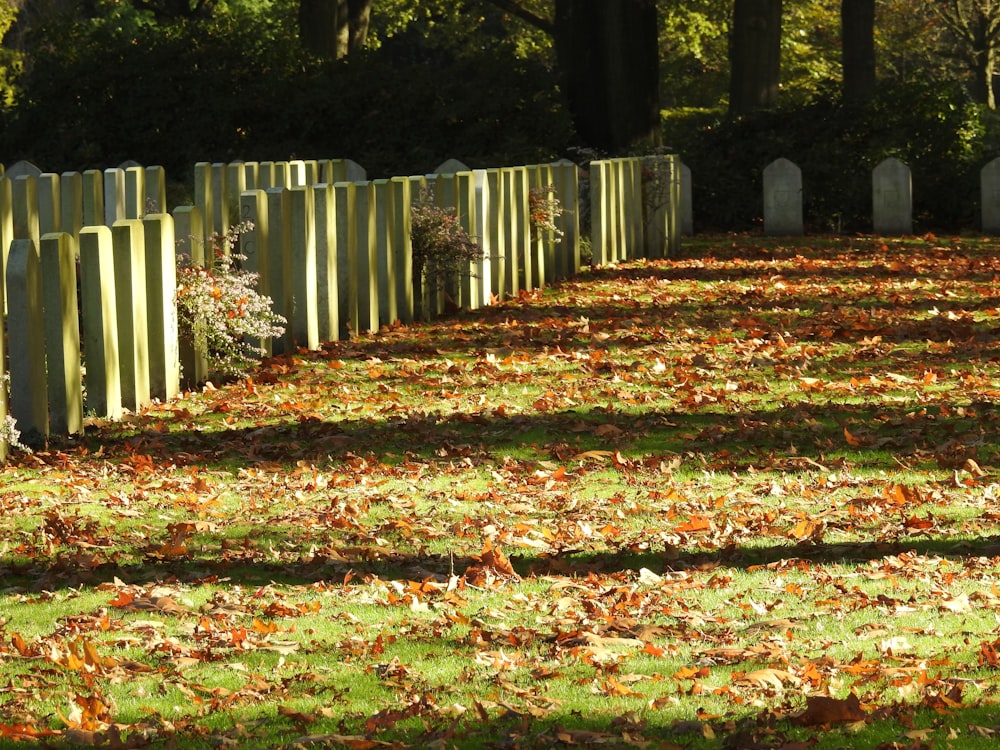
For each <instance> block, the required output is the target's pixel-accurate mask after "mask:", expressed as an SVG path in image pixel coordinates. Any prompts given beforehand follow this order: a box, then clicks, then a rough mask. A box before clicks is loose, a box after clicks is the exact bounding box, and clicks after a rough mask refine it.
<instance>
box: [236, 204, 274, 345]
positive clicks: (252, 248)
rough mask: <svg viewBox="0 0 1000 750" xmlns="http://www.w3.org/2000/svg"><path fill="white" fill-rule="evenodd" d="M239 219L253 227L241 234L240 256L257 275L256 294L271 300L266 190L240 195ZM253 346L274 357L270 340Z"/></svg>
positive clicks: (261, 341) (246, 266) (258, 342)
mask: <svg viewBox="0 0 1000 750" xmlns="http://www.w3.org/2000/svg"><path fill="white" fill-rule="evenodd" d="M240 217H241V218H242V221H245V222H249V223H250V224H252V225H253V228H252V229H248V230H246V231H244V232H243V233H241V234H240V253H242V254H243V255H244V256H246V260H244V261H243V267H244V268H245V269H247V270H248V271H251V272H253V273H255V274H257V292H258V293H259V294H261V295H263V296H265V297H270V295H271V290H270V280H269V275H268V274H269V271H270V265H269V263H268V255H267V252H268V246H269V240H268V234H269V224H268V220H267V193H265V192H264V191H263V190H245V191H243V195H241V196H240ZM253 343H254V346H256V347H258V348H259V349H260V351H261V352H262V353H263V354H264V355H265V356H270V355H271V339H269V338H267V339H263V340H260V339H256V340H254V342H253Z"/></svg>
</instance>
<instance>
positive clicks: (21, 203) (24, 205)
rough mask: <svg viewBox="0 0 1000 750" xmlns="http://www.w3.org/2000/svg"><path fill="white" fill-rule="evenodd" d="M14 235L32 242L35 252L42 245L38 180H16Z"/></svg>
mask: <svg viewBox="0 0 1000 750" xmlns="http://www.w3.org/2000/svg"><path fill="white" fill-rule="evenodd" d="M13 196H14V205H13V213H14V234H13V236H14V237H15V238H16V239H19V240H25V239H27V240H31V241H32V242H33V243H34V246H35V252H36V253H37V252H38V247H39V245H40V243H41V237H42V235H41V232H39V225H38V178H37V177H33V176H30V175H21V176H20V177H17V178H16V179H15V180H14V186H13Z"/></svg>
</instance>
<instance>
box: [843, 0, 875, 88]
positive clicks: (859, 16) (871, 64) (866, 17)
mask: <svg viewBox="0 0 1000 750" xmlns="http://www.w3.org/2000/svg"><path fill="white" fill-rule="evenodd" d="M840 38H841V43H842V49H841V60H842V62H843V66H844V80H843V94H844V100H845V101H854V102H863V101H867V100H869V99H871V97H872V94H874V92H875V0H841V5H840Z"/></svg>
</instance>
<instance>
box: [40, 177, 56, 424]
mask: <svg viewBox="0 0 1000 750" xmlns="http://www.w3.org/2000/svg"><path fill="white" fill-rule="evenodd" d="M61 187H62V184H61V181H60V179H59V175H57V174H52V173H50V172H46V173H45V174H42V175H39V177H38V233H39V234H40V235H45V234H49V233H50V232H59V231H61V230H62V226H61V225H62V199H61V197H60V196H61ZM53 429H55V428H53Z"/></svg>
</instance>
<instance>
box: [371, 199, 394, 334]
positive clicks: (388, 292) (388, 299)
mask: <svg viewBox="0 0 1000 750" xmlns="http://www.w3.org/2000/svg"><path fill="white" fill-rule="evenodd" d="M372 198H373V200H374V203H375V254H376V258H377V269H376V270H377V273H378V300H379V309H378V315H379V320H380V321H383V322H385V323H387V324H391V323H394V322H395V321H397V320H399V308H398V305H397V301H396V253H395V245H396V242H397V236H396V223H397V222H396V210H395V205H394V204H393V200H392V189H391V183H390V181H389V180H386V179H382V180H373V181H372Z"/></svg>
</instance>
